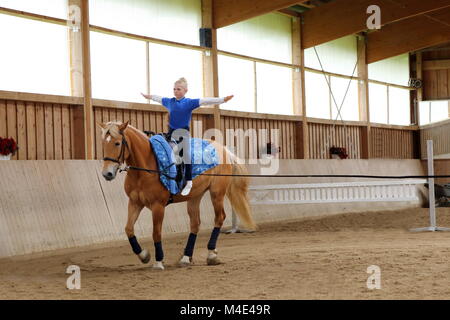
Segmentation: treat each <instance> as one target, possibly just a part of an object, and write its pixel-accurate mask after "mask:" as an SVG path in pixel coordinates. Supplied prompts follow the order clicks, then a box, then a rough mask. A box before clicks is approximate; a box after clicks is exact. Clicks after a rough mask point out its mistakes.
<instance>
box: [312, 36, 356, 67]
mask: <svg viewBox="0 0 450 320" xmlns="http://www.w3.org/2000/svg"><path fill="white" fill-rule="evenodd" d="M316 51H317V55H318V56H319V59H320V62H321V63H322V67H323V69H324V70H325V71H328V72H332V73H338V74H343V75H347V76H351V75H352V74H353V70H354V69H355V65H356V61H357V42H356V36H354V35H352V36H347V37H343V38H340V39H337V40H333V41H330V42H327V43H324V44H321V45H318V46H316ZM305 66H306V67H309V68H313V69H316V70H322V69H321V67H320V63H319V60H318V59H317V56H316V52H315V51H314V48H309V49H306V50H305ZM354 75H355V76H356V75H357V71H356V70H355V73H354Z"/></svg>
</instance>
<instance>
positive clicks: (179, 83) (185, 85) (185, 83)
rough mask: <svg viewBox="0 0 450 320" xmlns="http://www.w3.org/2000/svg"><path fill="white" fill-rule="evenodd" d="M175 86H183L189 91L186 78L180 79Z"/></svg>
mask: <svg viewBox="0 0 450 320" xmlns="http://www.w3.org/2000/svg"><path fill="white" fill-rule="evenodd" d="M175 85H180V86H182V87H183V88H185V89H187V87H188V83H187V80H186V79H185V78H180V79H178V80H177V81H175Z"/></svg>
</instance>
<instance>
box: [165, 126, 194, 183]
mask: <svg viewBox="0 0 450 320" xmlns="http://www.w3.org/2000/svg"><path fill="white" fill-rule="evenodd" d="M180 129H185V130H187V131H188V135H186V136H181V137H180V138H179V140H178V141H177V142H178V143H179V142H181V141H182V140H184V139H188V142H189V143H186V144H185V145H184V146H185V147H186V148H183V150H181V152H180V156H182V157H183V159H189V160H190V159H191V143H190V139H191V137H190V135H189V127H185V128H180ZM175 130H177V129H173V128H170V127H169V133H168V134H169V136H170V137H171V138H172V133H173V132H174V131H175ZM188 162H189V163H186V162H185V164H184V165H185V176H186V180H192V164H191V161H188Z"/></svg>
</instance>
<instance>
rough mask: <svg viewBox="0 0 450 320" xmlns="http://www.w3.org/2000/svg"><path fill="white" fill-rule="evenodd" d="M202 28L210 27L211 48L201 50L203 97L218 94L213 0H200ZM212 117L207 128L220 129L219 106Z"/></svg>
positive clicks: (215, 108) (216, 106) (216, 95)
mask: <svg viewBox="0 0 450 320" xmlns="http://www.w3.org/2000/svg"><path fill="white" fill-rule="evenodd" d="M202 28H209V29H211V34H212V48H209V49H208V50H205V51H203V53H202V54H203V56H202V59H203V95H204V96H205V97H218V96H219V71H218V60H217V30H216V29H214V28H213V0H202ZM213 108H214V113H213V115H212V119H211V120H210V121H208V128H205V129H212V128H216V129H218V130H220V108H219V106H218V105H215V106H214V107H213Z"/></svg>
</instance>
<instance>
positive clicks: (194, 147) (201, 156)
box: [149, 134, 219, 194]
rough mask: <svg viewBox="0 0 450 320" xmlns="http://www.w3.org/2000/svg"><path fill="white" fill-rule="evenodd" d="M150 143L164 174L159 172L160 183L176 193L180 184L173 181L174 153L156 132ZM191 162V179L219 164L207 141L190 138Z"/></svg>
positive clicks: (215, 152) (211, 146)
mask: <svg viewBox="0 0 450 320" xmlns="http://www.w3.org/2000/svg"><path fill="white" fill-rule="evenodd" d="M149 141H150V145H151V147H152V149H153V153H154V154H155V157H156V161H157V162H158V169H159V171H161V172H164V173H165V174H160V175H159V179H160V180H161V183H162V184H163V185H164V186H165V187H166V189H167V190H169V191H170V193H171V194H178V193H179V192H180V191H181V190H180V186H179V185H178V183H177V182H176V181H175V178H176V176H177V168H176V165H175V163H176V160H175V154H174V152H173V150H172V148H171V147H170V145H169V143H167V141H166V139H165V138H164V137H163V136H161V135H159V134H157V135H154V136H152V137H151V138H150V139H149ZM190 142H191V163H192V179H195V177H196V176H198V175H199V174H201V173H202V172H204V171H206V170H209V169H211V168H214V167H215V166H217V165H218V164H219V160H218V156H217V151H216V149H215V148H214V147H213V145H211V144H210V143H209V142H208V141H206V140H202V139H198V138H191V141H190Z"/></svg>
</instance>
